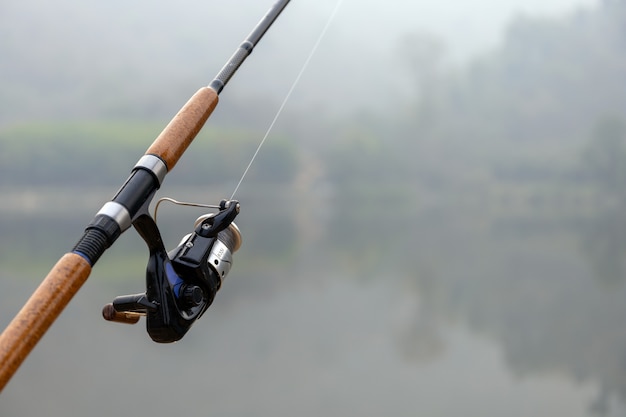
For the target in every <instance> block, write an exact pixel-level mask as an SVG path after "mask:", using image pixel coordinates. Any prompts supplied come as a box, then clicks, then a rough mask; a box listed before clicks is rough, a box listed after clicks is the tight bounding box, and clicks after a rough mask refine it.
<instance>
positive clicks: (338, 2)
mask: <svg viewBox="0 0 626 417" xmlns="http://www.w3.org/2000/svg"><path fill="white" fill-rule="evenodd" d="M341 3H343V0H338V1H337V4H336V5H335V8H334V9H333V11H332V13H331V14H330V17H329V18H328V20H327V21H326V25H325V26H324V28H323V29H322V32H321V33H320V35H319V36H318V38H317V41H316V42H315V44H314V45H313V48H312V49H311V52H309V56H308V57H307V59H306V60H305V61H304V64H303V65H302V68H301V69H300V72H299V73H298V75H297V76H296V79H295V80H294V82H293V83H292V84H291V87H290V88H289V91H288V92H287V95H286V96H285V98H284V99H283V102H282V104H281V105H280V107H279V108H278V111H277V112H276V115H275V116H274V119H273V120H272V123H270V125H269V127H268V128H267V130H266V131H265V134H264V135H263V139H261V142H260V143H259V146H257V148H256V151H255V152H254V154H253V155H252V158H251V159H250V162H249V163H248V166H247V167H246V169H245V170H244V172H243V174H242V175H241V178H240V179H239V182H238V183H237V186H236V187H235V190H234V191H233V194H232V195H231V196H230V199H231V200H232V199H233V198H234V197H235V194H236V193H237V190H239V186H240V185H241V183H242V182H243V180H244V178H245V177H246V175H247V174H248V171H249V170H250V167H251V166H252V163H253V162H254V160H255V159H256V157H257V155H258V153H259V151H260V150H261V148H262V147H263V145H264V144H265V140H266V139H267V137H268V136H269V134H270V132H271V131H272V129H273V128H274V125H275V124H276V121H277V120H278V118H279V117H280V115H281V114H282V112H283V109H284V108H285V105H286V104H287V102H288V101H289V98H290V97H291V94H292V93H293V91H294V90H295V88H296V86H297V85H298V83H299V82H300V78H302V74H304V72H305V71H306V69H307V67H308V66H309V63H310V62H311V59H312V58H313V56H314V55H315V52H316V51H317V48H318V46H319V45H320V43H321V42H322V39H324V36H325V35H326V32H327V31H328V28H329V27H330V25H331V23H332V22H333V20H334V18H335V15H336V14H337V11H338V10H339V7H340V6H341Z"/></svg>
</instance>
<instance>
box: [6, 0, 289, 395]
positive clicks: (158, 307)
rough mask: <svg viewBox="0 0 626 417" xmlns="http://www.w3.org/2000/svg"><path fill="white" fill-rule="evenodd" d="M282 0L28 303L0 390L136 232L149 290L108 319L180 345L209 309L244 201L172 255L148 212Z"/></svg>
mask: <svg viewBox="0 0 626 417" xmlns="http://www.w3.org/2000/svg"><path fill="white" fill-rule="evenodd" d="M288 3H289V0H278V1H277V2H276V3H275V4H274V5H273V6H272V7H271V8H270V9H269V11H268V12H267V13H266V15H265V16H264V17H263V18H262V19H261V21H260V22H259V23H258V24H257V25H256V26H255V28H254V29H253V30H252V32H250V34H249V35H248V37H247V38H246V39H245V40H244V41H243V43H241V45H240V46H239V48H238V49H237V50H236V51H235V53H234V54H233V55H232V56H231V58H230V59H229V60H228V62H227V63H226V65H224V67H223V68H222V69H221V70H220V72H219V73H218V74H217V76H216V77H215V78H214V79H213V81H211V83H210V84H209V85H208V86H207V87H202V88H200V89H199V90H198V91H197V92H196V93H195V94H194V95H193V96H192V97H191V98H190V99H189V100H188V101H187V103H186V104H185V105H184V106H183V107H182V108H181V109H180V110H179V111H178V113H177V114H176V115H175V116H174V118H173V119H172V120H171V121H170V122H169V124H168V125H167V126H166V127H165V128H164V129H163V131H162V132H161V133H160V134H159V135H158V136H157V138H156V139H155V140H154V142H153V143H152V144H151V145H150V147H149V148H148V149H147V151H146V152H145V154H144V155H143V156H142V157H141V158H140V159H139V161H138V162H137V164H136V165H135V166H134V167H133V168H132V170H131V174H130V176H129V177H128V179H127V180H126V181H125V182H124V184H123V185H122V187H121V188H120V189H119V191H118V192H117V194H115V196H114V197H113V199H112V200H111V201H109V202H107V203H105V204H104V205H103V206H102V208H101V209H100V210H99V211H98V212H97V213H96V215H95V217H94V218H93V220H92V221H91V222H90V223H89V224H88V225H87V227H86V228H85V231H84V233H83V235H82V236H81V237H80V239H79V240H78V242H77V243H76V245H75V246H74V248H73V249H72V250H71V251H70V252H68V253H66V254H65V255H63V256H62V257H61V258H60V259H59V261H58V262H57V263H56V264H55V265H54V266H53V268H52V269H51V270H50V272H49V273H48V275H47V276H46V277H45V278H44V280H43V281H42V283H41V284H40V285H39V287H38V288H37V289H36V290H35V292H34V293H33V294H32V295H31V297H30V298H29V299H28V301H27V302H26V304H25V305H24V306H23V307H22V309H21V310H20V311H19V312H18V314H17V315H16V316H15V318H14V319H13V320H12V321H11V322H10V323H9V325H8V326H7V327H6V329H5V330H4V332H3V333H2V334H0V391H2V389H3V388H4V386H5V385H6V384H7V383H8V381H9V380H10V378H11V377H12V376H13V374H14V373H15V372H16V371H17V369H18V368H19V367H20V365H21V364H22V362H23V361H24V360H25V359H26V357H27V356H28V354H29V353H30V352H31V350H32V349H33V348H34V347H35V345H36V344H37V343H38V342H39V340H40V339H41V338H42V337H43V335H44V334H45V332H46V331H47V330H48V328H49V327H50V326H51V325H52V323H53V322H54V321H55V320H56V319H57V317H58V316H59V315H60V314H61V312H62V311H63V309H64V308H65V306H67V304H68V303H69V302H70V300H71V299H72V298H73V296H74V295H75V294H76V293H77V292H78V290H79V289H80V288H81V286H82V285H83V283H84V282H85V281H86V280H87V278H88V277H89V275H90V273H91V269H92V267H93V266H94V265H95V264H96V262H97V261H98V259H99V258H100V257H101V256H102V254H103V253H104V252H105V251H106V250H107V249H108V248H109V247H110V246H111V245H112V244H113V243H114V242H115V241H116V240H117V238H118V237H119V236H120V235H121V234H122V233H123V232H124V231H126V230H128V229H129V228H130V227H131V226H133V227H134V228H135V230H137V232H138V233H139V235H140V236H141V237H142V238H143V240H144V241H145V242H146V245H147V246H148V249H149V252H150V255H149V259H148V266H147V268H146V292H145V293H141V294H135V295H128V296H122V297H117V298H115V299H114V300H113V302H112V303H110V304H108V305H106V306H105V307H104V309H103V311H102V315H103V317H104V318H105V319H106V320H109V321H117V322H122V323H136V322H137V321H138V320H139V318H140V317H142V316H143V317H146V328H147V331H148V334H149V335H150V337H151V338H152V340H154V341H155V342H160V343H169V342H174V341H177V340H180V339H181V338H182V337H183V336H184V335H185V333H186V332H187V331H188V330H189V328H190V327H191V326H192V324H193V323H194V322H195V321H196V320H197V319H198V318H199V317H200V316H201V315H202V314H203V313H204V312H205V311H206V310H207V309H208V308H209V306H210V305H211V303H212V302H213V299H214V297H215V294H216V293H217V291H218V290H219V289H220V287H221V285H222V282H223V280H224V278H225V277H226V275H227V274H228V272H229V271H230V268H231V265H232V261H233V258H232V257H233V253H234V252H236V251H237V249H239V247H240V245H241V233H240V231H239V229H238V227H237V226H236V225H235V223H234V222H233V221H234V219H235V217H236V216H237V215H238V214H239V211H240V208H241V206H240V203H239V202H238V201H236V200H233V199H232V197H231V199H229V200H222V201H221V202H220V203H219V205H215V206H211V207H212V208H214V209H215V210H216V212H214V213H210V214H207V215H204V216H201V217H200V218H198V220H196V222H195V224H194V230H193V231H192V232H191V233H189V234H188V235H186V236H185V237H183V239H182V240H181V242H180V244H179V245H178V246H177V247H176V248H175V249H174V250H172V251H170V252H167V251H166V250H165V246H164V243H163V240H162V238H161V234H160V231H159V228H158V227H157V224H156V221H155V219H154V218H153V217H152V216H151V215H150V212H149V206H150V204H151V202H152V198H153V197H154V195H155V193H156V192H157V190H158V189H159V188H160V187H161V185H162V183H163V180H164V179H165V176H166V175H167V174H168V173H169V172H170V171H171V170H172V169H173V168H174V166H175V165H176V163H177V162H178V160H179V159H180V157H181V156H182V155H183V153H184V152H185V151H186V149H187V148H188V146H189V145H190V144H191V142H192V141H193V139H194V138H195V137H196V135H197V134H198V133H199V132H200V130H201V129H202V127H203V126H204V124H205V122H206V121H207V119H208V118H209V116H210V115H211V113H212V112H213V110H214V109H215V107H216V106H217V103H218V97H219V94H220V93H221V91H222V90H223V89H224V87H225V86H226V84H227V83H228V81H229V80H230V79H231V78H232V76H233V75H234V74H235V72H236V71H237V69H238V68H239V67H240V66H241V64H242V63H243V62H244V60H245V59H246V58H247V57H248V56H249V55H250V54H251V53H252V50H253V49H254V47H255V46H256V45H257V43H258V42H259V41H260V40H261V38H262V37H263V35H264V34H265V33H266V32H267V30H268V29H269V28H270V26H271V25H272V24H273V23H274V21H275V20H276V19H277V18H278V16H279V15H280V14H281V12H282V11H283V10H284V9H285V7H286V6H287V4H288Z"/></svg>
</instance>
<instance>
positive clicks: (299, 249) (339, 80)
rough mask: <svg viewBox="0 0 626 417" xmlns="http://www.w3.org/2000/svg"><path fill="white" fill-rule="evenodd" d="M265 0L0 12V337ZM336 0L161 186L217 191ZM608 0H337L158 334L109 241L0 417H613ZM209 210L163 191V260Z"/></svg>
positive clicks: (624, 38) (614, 50) (619, 344)
mask: <svg viewBox="0 0 626 417" xmlns="http://www.w3.org/2000/svg"><path fill="white" fill-rule="evenodd" d="M270 3H271V1H270V2H264V1H258V0H254V1H252V0H246V1H244V0H238V1H235V2H221V3H220V2H214V1H208V2H206V1H204V2H198V1H192V0H183V1H181V2H177V3H176V4H174V3H172V4H169V3H166V2H156V3H155V2H148V1H137V2H130V3H129V2H121V1H111V2H106V3H101V2H93V1H81V2H78V1H76V0H61V1H60V2H55V3H48V2H44V1H38V0H25V1H22V2H9V3H6V2H5V3H2V4H0V56H2V57H4V58H3V59H2V60H0V193H1V195H2V198H1V199H0V327H2V328H5V327H6V326H7V325H8V324H9V322H10V320H11V319H12V317H13V316H14V315H15V314H16V313H17V312H18V311H19V309H20V307H21V306H22V305H23V304H24V302H25V301H26V299H27V298H28V296H29V295H30V294H31V293H32V292H33V290H34V289H35V288H36V287H37V285H38V284H39V282H40V281H41V280H42V279H43V277H44V276H45V275H46V273H47V272H48V271H49V269H50V267H51V266H52V265H53V264H54V262H55V261H56V260H57V259H58V258H59V257H60V256H61V255H62V254H64V253H66V252H67V251H69V250H71V248H72V247H73V245H74V243H75V242H76V240H77V239H78V237H79V236H80V235H81V233H82V230H83V229H84V227H85V226H86V225H87V224H88V223H89V221H90V220H91V219H92V217H93V215H94V214H95V213H96V212H97V211H98V210H99V209H100V207H101V206H102V204H104V203H105V202H106V201H108V200H109V199H111V197H112V196H113V195H114V193H115V191H116V190H117V189H118V188H119V186H120V185H121V184H122V182H123V181H124V179H125V178H126V177H127V175H128V172H129V170H130V169H131V168H132V166H133V164H134V163H135V162H136V161H137V159H138V158H139V157H140V156H141V155H142V154H143V152H145V149H146V148H147V147H148V146H149V145H150V143H151V142H152V140H153V139H154V137H155V136H156V135H157V134H158V133H159V131H160V130H161V129H162V128H163V127H164V126H165V125H166V124H167V122H168V121H169V120H170V118H171V117H172V115H173V114H174V113H175V112H176V111H177V110H178V108H180V106H181V105H182V104H183V103H184V102H185V101H186V100H187V98H188V97H189V96H191V94H193V93H194V92H195V91H196V90H197V89H198V88H199V87H201V86H202V85H206V84H208V82H210V78H211V76H212V75H213V74H215V73H217V71H219V69H220V68H221V66H222V65H223V63H224V62H225V61H226V59H227V58H228V57H229V56H230V55H231V53H232V52H233V50H234V49H235V48H236V46H237V45H238V44H239V42H240V41H241V40H242V39H243V37H244V36H245V35H246V34H247V33H248V32H249V31H250V29H251V28H252V27H253V26H254V24H256V22H257V21H258V20H259V18H260V17H261V16H262V15H263V14H264V13H265V12H266V10H267V8H268V7H269V6H270ZM334 6H335V2H334V1H331V0H324V1H317V2H314V1H312V0H309V1H305V0H300V1H294V2H292V4H290V5H289V6H288V8H287V9H286V11H285V12H284V14H283V15H282V16H281V18H280V19H279V20H278V22H277V23H276V25H275V26H274V27H273V28H272V29H271V30H270V31H269V32H268V33H267V36H266V38H264V39H263V41H262V42H261V44H260V45H259V46H258V47H257V49H256V50H255V52H254V53H253V54H252V55H251V57H250V58H249V60H248V61H247V62H246V63H245V64H244V66H242V68H241V69H240V71H239V72H238V73H237V75H236V76H235V77H234V78H233V79H232V81H231V83H230V84H229V85H228V86H227V88H226V89H225V90H224V92H223V93H222V95H221V96H220V103H219V105H218V107H217V109H216V111H215V113H214V114H213V115H212V116H211V118H210V119H209V121H208V123H207V125H206V127H205V128H204V129H203V130H202V132H201V133H200V134H199V135H198V137H197V139H196V140H195V142H194V143H193V144H192V145H191V146H190V148H189V150H188V151H187V153H186V154H185V156H184V157H183V158H182V159H181V161H180V162H179V164H178V165H177V166H176V169H175V170H173V171H172V173H171V174H168V177H167V179H166V181H165V183H164V184H163V187H162V188H161V190H159V193H158V196H157V197H163V196H169V197H173V198H176V199H179V200H184V201H197V202H202V203H217V202H219V200H220V199H221V198H225V197H228V196H230V195H231V193H232V190H233V189H234V187H235V185H236V184H237V181H238V179H239V178H240V176H241V174H242V172H243V170H244V169H245V166H246V165H247V163H248V162H249V160H250V158H251V156H252V154H253V153H254V151H255V149H256V147H257V145H258V143H259V142H260V140H261V138H262V137H263V134H264V132H265V130H266V129H267V126H268V125H269V124H270V123H271V120H272V118H273V117H274V115H275V113H276V111H277V109H278V108H279V106H280V103H281V102H282V100H283V99H284V96H285V94H286V93H287V92H288V90H289V88H290V87H291V83H292V82H293V80H294V79H295V77H296V74H297V73H298V71H299V70H300V68H301V66H302V64H303V62H304V61H305V60H306V58H307V55H308V54H309V52H310V48H311V47H312V46H313V44H314V43H315V41H316V39H317V37H318V35H319V33H320V31H321V29H322V28H323V26H324V24H325V23H326V19H327V18H328V16H329V15H330V13H331V11H332V9H333V7H334ZM624 27H626V6H625V5H624V3H623V2H620V1H616V0H605V1H565V0H559V1H557V0H552V1H534V0H533V1H525V2H521V1H512V0H511V1H494V0H479V1H475V2H472V3H467V4H466V3H458V2H450V1H447V0H446V1H440V2H436V3H433V2H426V1H421V0H419V1H415V0H413V1H408V0H394V1H388V2H385V3H384V4H383V3H380V2H378V3H376V2H372V1H369V0H363V1H358V0H344V1H343V3H342V5H341V8H340V9H339V11H338V13H337V15H336V17H335V20H334V22H333V23H332V25H331V26H330V27H329V30H328V33H327V35H326V37H325V38H324V40H323V41H322V42H321V43H320V47H319V50H318V52H317V54H316V55H315V56H314V57H313V59H312V60H311V63H310V66H309V67H308V68H307V71H306V72H305V73H304V75H303V77H302V79H301V82H300V84H298V86H297V87H296V89H295V90H294V94H293V96H292V97H291V99H290V101H289V103H288V104H287V106H286V107H285V111H284V113H283V115H282V116H281V118H279V119H278V121H277V123H276V125H275V127H274V130H273V131H272V132H271V134H270V135H269V137H268V139H267V142H266V143H265V145H263V148H261V151H260V152H259V154H258V157H257V159H256V160H255V162H254V165H253V166H252V167H251V170H250V172H249V173H248V175H247V177H246V179H245V180H244V182H243V183H242V184H241V187H240V188H239V190H238V191H237V195H236V198H237V199H239V200H240V201H241V204H242V210H241V214H240V215H239V216H238V218H237V220H236V222H237V224H238V226H239V227H240V229H241V231H242V234H243V246H242V248H241V250H240V251H238V252H237V253H236V254H235V256H234V266H233V269H232V270H231V271H230V273H229V275H228V277H227V278H226V280H225V281H224V284H223V287H222V288H221V289H220V291H219V292H218V294H217V297H216V300H215V302H214V304H213V305H212V306H211V308H210V309H209V310H208V311H207V312H206V314H205V315H204V316H203V317H202V318H201V319H200V320H199V321H198V322H197V323H195V324H194V326H193V327H192V329H191V330H190V331H189V333H188V334H187V335H186V336H185V337H184V339H182V340H181V341H180V342H177V343H175V344H170V345H160V344H156V343H154V342H152V341H151V340H150V339H149V337H148V335H147V334H146V332H145V323H144V322H143V321H142V322H141V323H139V324H137V325H135V326H127V325H121V324H116V323H108V322H105V321H104V320H102V318H101V308H102V306H103V305H104V304H106V303H108V302H111V300H112V299H113V298H114V297H116V296H118V295H122V294H133V293H139V292H142V291H144V290H145V265H146V262H147V250H146V248H145V244H144V242H143V241H142V240H141V238H140V237H139V236H138V235H137V233H136V232H135V231H134V230H132V229H131V230H128V231H127V232H125V233H124V234H123V235H122V236H121V237H120V239H119V240H118V241H116V242H115V245H113V246H112V247H111V248H110V249H109V250H108V251H107V252H106V253H105V255H104V256H103V257H102V258H101V259H100V260H99V261H98V264H97V265H96V266H95V267H94V270H93V272H92V275H91V277H90V278H89V280H88V281H87V283H86V284H85V285H84V287H83V288H82V289H81V290H80V291H79V293H78V294H77V296H76V297H75V298H74V299H73V300H72V302H71V303H70V305H69V306H68V307H67V309H66V310H65V311H64V312H63V314H62V315H61V316H60V317H59V319H58V320H57V321H56V322H55V324H54V325H53V326H52V327H51V329H50V330H49V332H48V333H47V334H46V335H45V336H44V338H43V339H42V340H41V342H40V343H39V344H38V346H37V347H36V348H35V349H34V350H33V352H32V353H31V355H30V356H29V357H28V358H27V359H26V361H25V362H24V364H23V365H22V367H21V368H20V369H19V371H18V372H17V373H16V375H15V376H14V377H13V379H12V380H11V381H10V383H9V384H8V385H7V386H6V388H5V389H4V391H3V392H2V394H1V395H0V415H1V416H16V417H21V416H38V415H46V416H51V417H52V416H63V417H70V416H86V415H88V416H94V417H98V416H107V417H110V416H111V415H151V416H155V417H156V416H170V415H173V414H176V415H183V414H200V415H209V416H213V415H215V416H249V415H255V416H272V417H277V416H292V415H294V414H297V415H303V416H319V415H325V416H380V415H390V416H407V415H425V416H437V415H439V416H456V415H462V416H467V415H479V416H486V417H487V416H494V417H495V416H503V415H506V416H544V415H545V416H555V415H556V416H559V415H563V416H589V417H592V416H621V415H624V414H625V413H626V377H625V376H624V375H626V365H625V362H624V357H625V355H626V331H625V330H624V326H623V318H624V317H625V316H626V307H625V306H626V303H624V298H625V297H626V280H625V279H624V278H625V276H626V263H625V262H624V254H625V252H626V217H625V216H624V214H623V213H624V207H625V206H626V193H624V191H623V189H624V187H623V184H624V182H625V181H626V84H625V83H624V82H623V80H624V76H626V74H625V73H624V68H626V65H624V64H625V63H626V48H625V47H624V46H625V45H626V31H625V30H624ZM203 213H204V212H203V211H202V210H198V209H193V208H183V207H177V206H173V205H166V206H164V207H163V208H159V216H158V217H159V219H158V224H159V227H160V229H161V232H162V235H163V239H164V242H165V245H166V247H167V248H168V249H171V248H172V247H174V246H175V245H176V244H177V243H178V241H179V240H180V238H181V237H182V236H183V235H185V234H187V233H189V232H190V231H191V230H192V226H193V221H194V220H195V218H196V217H198V216H199V215H201V214H203Z"/></svg>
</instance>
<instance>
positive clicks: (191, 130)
mask: <svg viewBox="0 0 626 417" xmlns="http://www.w3.org/2000/svg"><path fill="white" fill-rule="evenodd" d="M218 100H219V98H218V95H217V93H216V92H215V91H214V90H213V89H211V88H208V87H203V88H201V89H200V90H198V91H197V92H196V93H195V94H194V95H193V96H192V97H191V98H190V99H189V101H188V102H187V103H186V104H185V105H184V106H183V107H182V108H181V109H180V111H179V112H178V113H177V114H176V116H174V118H173V119H172V120H171V121H170V123H169V124H168V125H167V126H166V127H165V129H163V131H162V132H161V134H160V135H159V136H158V137H157V138H156V139H155V140H154V142H153V143H152V145H150V147H149V148H148V150H147V151H146V155H148V154H150V155H156V156H158V157H160V158H161V159H162V160H163V161H164V162H165V164H166V165H167V170H168V171H171V170H172V168H174V165H176V162H178V160H179V159H180V157H181V156H182V155H183V153H184V152H185V150H186V149H187V147H188V146H189V145H190V144H191V142H192V141H193V139H194V138H195V137H196V135H197V134H198V132H200V129H202V126H204V123H205V122H206V121H207V119H208V118H209V116H210V115H211V113H212V112H213V109H215V106H217V102H218Z"/></svg>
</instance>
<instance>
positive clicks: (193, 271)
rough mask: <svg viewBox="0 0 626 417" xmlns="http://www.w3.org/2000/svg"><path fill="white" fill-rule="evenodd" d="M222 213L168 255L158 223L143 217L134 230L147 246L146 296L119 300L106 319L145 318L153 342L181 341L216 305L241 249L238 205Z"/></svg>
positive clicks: (202, 222) (225, 204)
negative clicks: (235, 254) (218, 292)
mask: <svg viewBox="0 0 626 417" xmlns="http://www.w3.org/2000/svg"><path fill="white" fill-rule="evenodd" d="M219 208H220V210H219V212H218V213H214V214H210V215H205V216H202V217H200V218H199V219H198V220H196V224H195V228H194V231H193V232H192V233H190V234H188V235H186V236H185V237H184V238H183V239H182V240H181V242H180V243H179V245H178V246H177V247H176V248H175V249H173V250H172V251H170V252H169V253H168V252H166V250H165V246H164V244H163V240H162V238H161V234H160V232H159V229H158V227H157V225H156V222H155V221H154V219H153V218H152V217H151V216H150V215H149V214H148V213H144V214H142V215H140V216H138V217H137V218H136V219H135V221H134V222H133V226H134V227H135V229H136V230H137V232H138V233H139V234H140V235H141V237H142V238H143V239H144V241H145V242H146V244H147V245H148V249H149V251H150V256H149V259H148V266H147V268H146V292H145V293H142V294H135V295H126V296H121V297H117V298H115V299H114V300H113V302H112V303H111V304H108V305H106V306H105V307H104V309H103V311H102V315H103V317H104V318H105V319H106V320H109V321H116V322H122V323H136V322H137V321H139V318H140V317H141V316H146V328H147V331H148V334H149V335H150V337H151V338H152V340H154V341H155V342H159V343H170V342H175V341H177V340H180V339H181V338H182V337H183V336H184V335H185V334H186V333H187V331H188V330H189V328H190V327H191V326H192V325H193V323H194V322H195V321H196V320H197V319H198V318H200V317H201V316H202V314H203V313H204V312H205V311H206V310H207V309H208V308H209V306H210V305H211V304H212V303H213V300H214V298H215V294H216V293H217V291H218V290H219V289H220V287H221V285H222V282H223V280H224V278H225V277H226V275H227V274H228V272H229V271H230V268H231V266H232V263H233V253H234V252H236V251H237V250H238V249H239V247H240V246H241V233H240V232H239V229H238V228H237V226H236V225H235V224H234V223H233V220H234V219H235V217H236V216H237V214H238V213H239V209H240V205H239V203H238V202H237V201H234V200H230V201H226V200H223V201H222V202H221V203H220V206H219Z"/></svg>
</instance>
